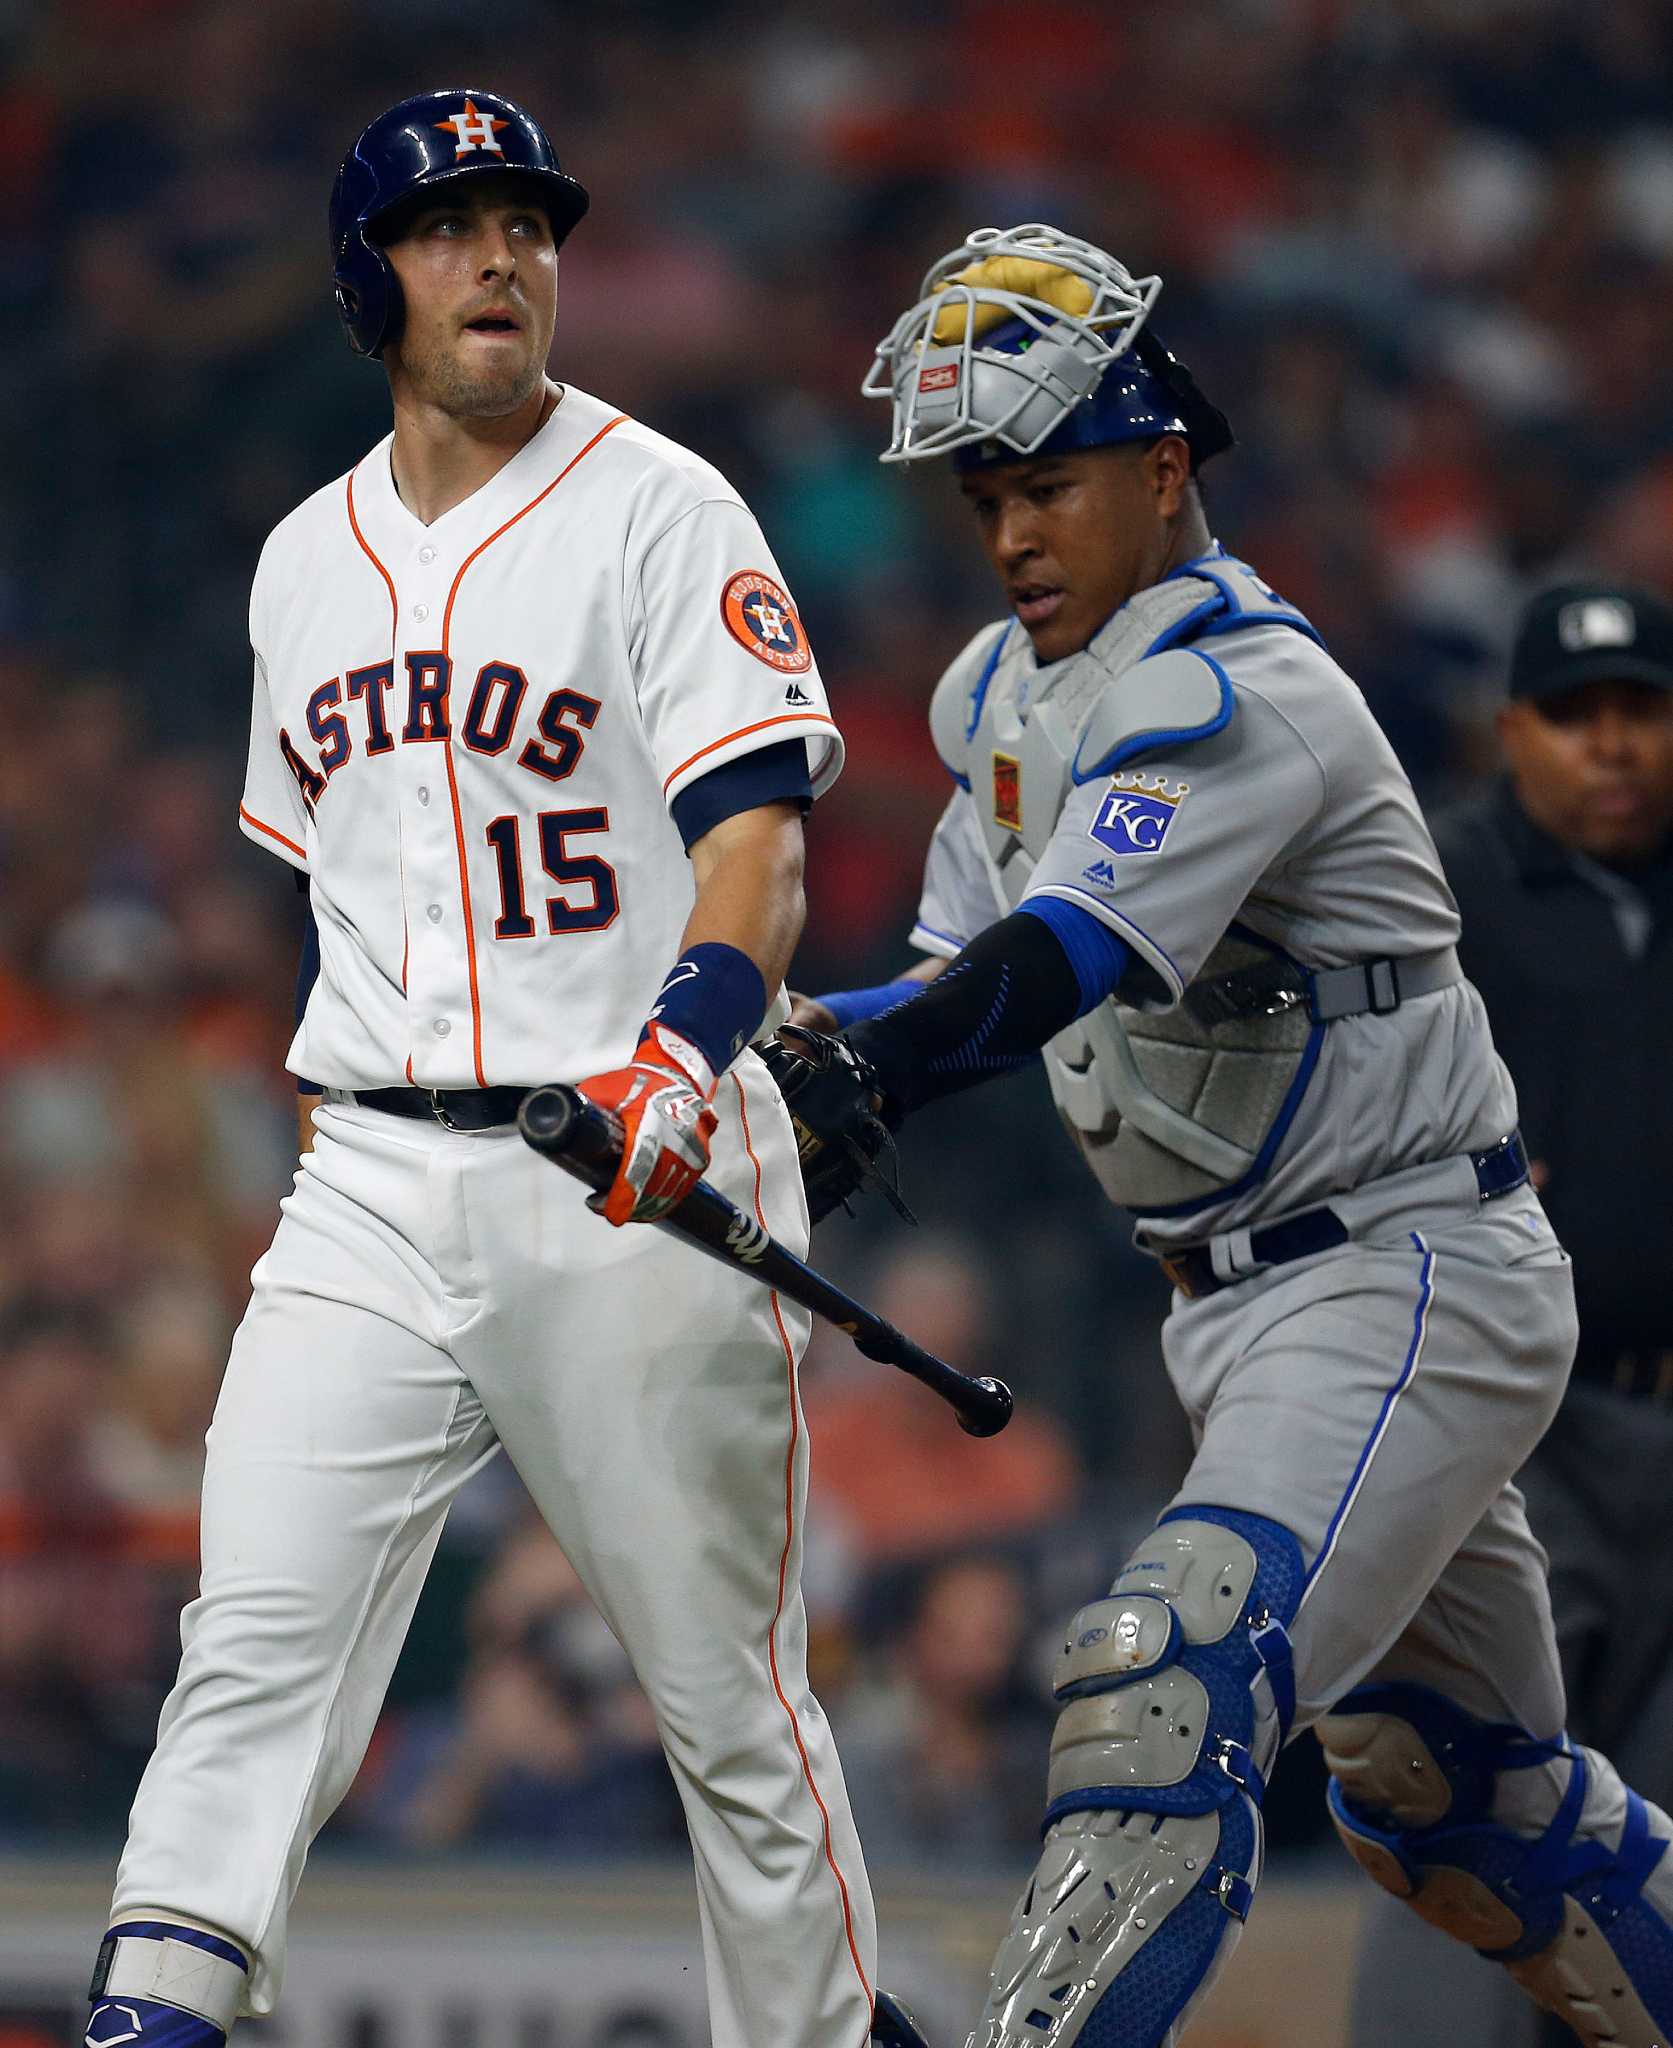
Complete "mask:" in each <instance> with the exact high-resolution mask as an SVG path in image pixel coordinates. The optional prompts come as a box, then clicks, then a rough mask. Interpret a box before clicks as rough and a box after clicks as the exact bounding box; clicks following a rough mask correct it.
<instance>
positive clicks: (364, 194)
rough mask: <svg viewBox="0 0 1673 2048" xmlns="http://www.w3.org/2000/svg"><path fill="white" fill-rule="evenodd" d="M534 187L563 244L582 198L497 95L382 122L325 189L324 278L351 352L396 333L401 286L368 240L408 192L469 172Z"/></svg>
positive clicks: (431, 99)
mask: <svg viewBox="0 0 1673 2048" xmlns="http://www.w3.org/2000/svg"><path fill="white" fill-rule="evenodd" d="M482 171H516V172H517V173H519V175H521V176H523V177H527V178H532V179H534V180H536V181H537V182H538V183H539V185H540V188H541V198H542V200H543V202H544V204H545V207H546V211H547V213H548V215H549V216H550V218H551V222H552V238H553V240H554V241H556V242H562V241H563V239H564V237H565V236H566V235H567V234H568V233H569V231H570V229H571V228H572V227H574V225H575V223H576V222H577V221H578V220H579V219H580V218H581V216H582V214H584V213H585V212H586V210H587V189H586V187H585V186H584V185H583V184H581V182H580V181H579V179H576V178H572V177H571V176H570V175H569V173H568V172H567V171H566V170H564V169H563V167H562V166H561V165H560V164H559V162H558V159H557V154H556V152H555V151H554V150H553V148H552V145H551V143H550V142H548V141H547V139H546V133H545V130H544V129H543V128H542V127H541V125H540V123H539V122H538V121H536V120H535V119H534V117H533V115H531V114H525V113H524V111H523V109H522V108H521V107H519V106H517V105H515V104H514V103H513V102H512V101H511V100H508V99H502V98H501V97H500V95H499V94H498V93H493V92H475V91H468V92H467V91H464V90H462V89H461V90H460V91H457V92H421V93H416V94H414V96H413V97H412V98H411V99H407V100H402V101H401V102H400V104H399V105H397V106H393V107H391V108H390V109H389V111H388V113H387V114H380V115H379V116H378V118H377V119H376V120H375V121H374V122H372V124H371V125H370V127H368V128H367V129H366V130H365V131H364V133H363V134H362V135H361V137H360V140H359V141H358V142H357V143H356V144H355V145H354V147H353V149H351V150H350V151H349V153H348V155H347V156H346V157H344V159H343V164H342V168H341V169H340V170H339V171H338V173H337V182H336V184H335V185H333V186H332V188H331V279H332V283H333V285H334V287H335V289H336V293H337V310H338V312H339V313H341V314H342V316H343V325H344V326H345V327H346V328H347V329H348V335H349V343H350V346H351V347H352V348H353V349H354V350H355V351H356V353H357V354H359V355H363V356H375V355H381V354H382V352H383V348H384V344H385V343H386V342H389V341H393V340H394V338H395V336H396V335H397V334H398V333H399V332H400V330H401V286H400V280H399V279H398V278H397V277H396V275H395V269H394V266H393V264H391V262H390V260H389V258H388V257H387V256H386V255H385V254H384V252H383V247H382V243H381V242H380V240H379V239H378V237H377V235H376V234H375V233H374V229H375V227H376V224H377V222H378V221H379V220H380V219H382V217H383V216H384V215H385V214H387V213H389V212H390V211H391V210H392V209H393V208H395V207H397V206H399V205H401V204H402V202H403V201H405V200H408V199H410V198H411V197H412V196H413V194H414V193H416V192H420V191H425V190H428V189H429V188H430V187H431V186H434V185H441V184H444V183H446V182H447V181H448V180H449V179H453V178H462V177H464V176H465V175H466V173H467V172H482Z"/></svg>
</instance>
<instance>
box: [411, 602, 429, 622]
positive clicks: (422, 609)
mask: <svg viewBox="0 0 1673 2048" xmlns="http://www.w3.org/2000/svg"><path fill="white" fill-rule="evenodd" d="M412 615H413V617H414V618H415V619H417V620H419V621H420V622H422V621H423V620H425V619H427V618H428V617H429V616H430V607H429V606H428V605H427V604H415V605H414V606H413V608H412Z"/></svg>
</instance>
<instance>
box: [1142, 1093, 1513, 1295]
mask: <svg viewBox="0 0 1673 2048" xmlns="http://www.w3.org/2000/svg"><path fill="white" fill-rule="evenodd" d="M1470 1164H1471V1166H1473V1167H1474V1168H1475V1178H1476V1186H1477V1187H1478V1188H1479V1189H1480V1190H1481V1199H1482V1200H1483V1201H1484V1202H1491V1201H1493V1200H1494V1199H1495V1198H1496V1197H1497V1196H1499V1195H1508V1194H1509V1193H1510V1192H1511V1190H1512V1189H1513V1188H1519V1187H1521V1185H1522V1184H1523V1182H1524V1181H1525V1180H1526V1179H1527V1178H1528V1155H1527V1153H1526V1152H1525V1151H1524V1150H1523V1149H1522V1135H1521V1133H1520V1132H1519V1131H1512V1132H1511V1134H1510V1136H1509V1137H1508V1138H1501V1139H1500V1140H1499V1142H1498V1144H1496V1145H1494V1146H1491V1147H1490V1148H1489V1149H1488V1150H1487V1151H1485V1152H1472V1153H1471V1154H1470ZM1351 1236H1352V1232H1351V1231H1350V1230H1349V1229H1348V1226H1347V1225H1346V1224H1345V1223H1344V1222H1343V1221H1342V1219H1341V1217H1340V1216H1338V1215H1337V1213H1336V1211H1335V1210H1334V1209H1332V1208H1330V1207H1328V1206H1326V1207H1324V1208H1319V1209H1304V1210H1303V1211H1302V1212H1301V1214H1300V1215H1299V1216H1290V1217H1286V1218H1285V1220H1284V1221H1283V1222H1282V1223H1272V1224H1269V1225H1268V1226H1267V1228H1266V1229H1265V1230H1252V1231H1251V1232H1250V1233H1249V1256H1250V1258H1251V1259H1254V1260H1256V1261H1257V1262H1258V1263H1259V1265H1261V1266H1263V1267H1265V1266H1287V1265H1288V1264H1289V1263H1290V1261H1291V1260H1292V1259H1309V1258H1312V1257H1313V1256H1314V1254H1315V1253H1317V1252H1328V1251H1331V1250H1332V1249H1334V1247H1335V1246H1337V1245H1339V1244H1346V1243H1347V1242H1348V1239H1349V1238H1350V1237H1351ZM1161 1267H1162V1271H1163V1272H1164V1273H1166V1274H1167V1276H1168V1278H1169V1279H1170V1280H1171V1281H1172V1282H1173V1284H1174V1286H1175V1287H1177V1288H1178V1289H1179V1291H1180V1293H1181V1294H1183V1295H1184V1296H1185V1298H1186V1299H1187V1300H1188V1301H1200V1300H1201V1299H1202V1298H1203V1296H1204V1295H1205V1294H1218V1293H1219V1292H1220V1290H1221V1288H1222V1287H1235V1286H1236V1285H1237V1284H1238V1280H1252V1279H1253V1278H1254V1274H1253V1273H1240V1274H1239V1275H1238V1276H1237V1278H1236V1279H1232V1280H1222V1279H1221V1277H1220V1275H1219V1274H1218V1273H1216V1272H1215V1270H1214V1259H1213V1255H1212V1254H1211V1253H1210V1251H1209V1249H1208V1247H1207V1246H1206V1245H1192V1246H1191V1247H1190V1248H1189V1249H1188V1250H1186V1251H1181V1252H1170V1253H1169V1254H1168V1256H1167V1257H1166V1258H1164V1259H1163V1260H1162V1261H1161Z"/></svg>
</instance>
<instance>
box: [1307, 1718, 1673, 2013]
mask: <svg viewBox="0 0 1673 2048" xmlns="http://www.w3.org/2000/svg"><path fill="white" fill-rule="evenodd" d="M1318 1733H1319V1740H1320V1742H1321V1743H1322V1744H1323V1746H1324V1751H1325V1756H1326V1759H1327V1760H1328V1762H1329V1765H1330V1771H1331V1781H1330V1811H1331V1817H1332V1818H1333V1819H1334V1821H1335V1823H1336V1827H1337V1831H1338V1832H1339V1833H1340V1835H1341V1837H1342V1839H1343V1841H1344V1842H1345V1843H1346V1844H1347V1847H1348V1851H1349V1853H1350V1854H1351V1855H1352V1856H1353V1857H1354V1859H1355V1860H1356V1861H1357V1862H1359V1863H1360V1864H1362V1865H1363V1866H1364V1867H1365V1869H1366V1870H1367V1871H1369V1873H1370V1874H1371V1876H1372V1877H1373V1878H1375V1879H1376V1881H1377V1883H1378V1884H1380V1885H1382V1886H1383V1888H1384V1889H1385V1890H1387V1891H1390V1892H1393V1893H1394V1894H1395V1895H1396V1896H1397V1897H1399V1898H1402V1899H1404V1900H1405V1901H1406V1902H1407V1904H1408V1905H1410V1906H1411V1908H1412V1909H1413V1911H1414V1912H1416V1913H1419V1914H1421V1915H1422V1917H1423V1918H1424V1919H1425V1920H1427V1921H1429V1922H1430V1923H1431V1924H1432V1925H1433V1926H1436V1927H1439V1928H1441V1929H1442V1930H1443V1932H1445V1933H1447V1934H1450V1935H1452V1936H1454V1937H1455V1938H1456V1939H1457V1940H1459V1941H1466V1942H1468V1943H1469V1944H1470V1945H1471V1946H1472V1947H1473V1948H1476V1949H1478V1950H1479V1951H1480V1952H1481V1953H1482V1954H1483V1955H1485V1956H1488V1957H1490V1958H1491V1959H1492V1960H1493V1961H1495V1962H1499V1963H1503V1964H1504V1965H1505V1967H1506V1968H1507V1969H1508V1970H1509V1971H1510V1972H1511V1974H1512V1976H1514V1977H1515V1978H1516V1979H1517V1981H1518V1982H1519V1983H1520V1984H1521V1985H1522V1987H1523V1988H1524V1990H1526V1991H1527V1992H1528V1993H1529V1994H1530V1996H1531V1997H1533V1998H1534V1999H1535V2000H1536V2001H1537V2003H1538V2004H1540V2005H1541V2006H1543V2007H1544V2008H1545V2009H1546V2010H1547V2011H1548V2012H1553V2013H1556V2014H1557V2015H1558V2017H1559V2018H1561V2019H1562V2020H1564V2021H1566V2022H1567V2024H1568V2025H1569V2026H1570V2027H1571V2028H1572V2029H1573V2031H1574V2034H1575V2036H1576V2038H1577V2039H1578V2040H1581V2041H1584V2042H1586V2043H1588V2044H1600V2048H1601V2044H1605V2043H1607V2044H1619V2048H1667V2044H1668V2043H1669V2042H1670V2041H1673V1924H1670V1922H1669V1917H1668V1914H1669V1908H1670V1907H1673V1888H1670V1883H1669V1879H1670V1875H1673V1873H1670V1871H1669V1869H1668V1867H1667V1866H1666V1864H1665V1861H1664V1859H1665V1857H1666V1851H1667V1846H1668V1844H1667V1839H1666V1833H1665V1830H1666V1828H1667V1822H1666V1818H1665V1816H1663V1815H1661V1814H1660V1813H1659V1812H1655V1810H1654V1809H1652V1808H1650V1807H1647V1806H1646V1805H1645V1803H1644V1801H1643V1800H1642V1799H1640V1798H1639V1797H1638V1795H1637V1793H1636V1792H1631V1791H1628V1790H1627V1788H1626V1787H1625V1786H1623V1785H1622V1784H1621V1783H1620V1781H1619V1779H1618V1778H1616V1776H1615V1773H1614V1771H1613V1769H1612V1767H1611V1766H1610V1765H1609V1764H1607V1763H1606V1762H1605V1761H1604V1760H1603V1759H1602V1758H1601V1757H1598V1756H1595V1755H1594V1754H1593V1753H1592V1752H1590V1751H1587V1750H1582V1749H1577V1748H1576V1747H1575V1746H1574V1745H1573V1744H1572V1743H1571V1742H1569V1740H1568V1739H1567V1737H1566V1736H1559V1737H1558V1738H1557V1739H1556V1740H1555V1741H1551V1742H1541V1741H1537V1740H1536V1739H1535V1738H1534V1737H1533V1736H1531V1735H1529V1734H1528V1733H1527V1731H1526V1730H1525V1729H1522V1728H1517V1727H1515V1726H1512V1725H1509V1724H1505V1723H1490V1722H1485V1721H1478V1720H1477V1719H1476V1718H1475V1717H1474V1715H1472V1714H1469V1713H1466V1712H1465V1711H1464V1709H1463V1708H1462V1707H1459V1706H1455V1705H1454V1704H1453V1702H1452V1701H1450V1700H1449V1699H1447V1698H1445V1697H1444V1696H1443V1695H1442V1694H1440V1693H1437V1692H1433V1691H1431V1690H1430V1689H1429V1688H1428V1687H1427V1686H1421V1685H1367V1686H1360V1687H1359V1688H1357V1690H1355V1691H1354V1692H1351V1693H1349V1694H1348V1696H1347V1698H1346V1699H1344V1700H1343V1701H1342V1702H1341V1704H1340V1706H1339V1707H1338V1708H1337V1709H1336V1711H1335V1712H1334V1713H1333V1714H1331V1715H1329V1716H1327V1717H1326V1719H1325V1720H1323V1721H1322V1722H1320V1724H1319V1730H1318ZM1550 1764H1557V1765H1566V1766H1567V1774H1566V1784H1565V1787H1564V1790H1563V1792H1562V1794H1561V1797H1560V1798H1559V1799H1557V1801H1556V1807H1555V1811H1554V1812H1552V1813H1550V1815H1549V1818H1546V1819H1544V1820H1543V1825H1540V1824H1539V1820H1540V1815H1539V1813H1538V1811H1537V1807H1534V1806H1530V1804H1529V1801H1528V1800H1527V1799H1526V1798H1525V1797H1518V1796H1516V1793H1517V1786H1516V1783H1515V1779H1514V1776H1513V1775H1507V1774H1515V1773H1519V1772H1528V1771H1534V1770H1537V1769H1539V1768H1540V1767H1542V1766H1545V1765H1550ZM1545 1803H1546V1804H1547V1805H1548V1804H1549V1803H1550V1802H1549V1801H1547V1802H1545ZM1652 1813H1655V1819H1656V1821H1657V1823H1658V1827H1657V1829H1656V1830H1654V1831H1653V1830H1652V1826H1651V1816H1652ZM1524 1815H1527V1820H1526V1824H1520V1823H1521V1822H1522V1820H1523V1816H1524ZM1512 1817H1514V1822H1513V1819H1512ZM1647 1886H1649V1887H1651V1889H1652V1891H1653V1892H1654V1893H1655V1895H1656V1896H1655V1897H1654V1898H1653V1899H1652V1898H1651V1897H1647V1896H1646V1887H1647Z"/></svg>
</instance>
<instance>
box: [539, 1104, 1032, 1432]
mask: <svg viewBox="0 0 1673 2048" xmlns="http://www.w3.org/2000/svg"><path fill="white" fill-rule="evenodd" d="M517 1125H518V1128H519V1129H520V1130H521V1132H522V1134H523V1137H524V1140H525V1142H526V1143H528V1144H529V1145H531V1146H532V1147H533V1148H534V1150H535V1151H536V1152H538V1153H539V1154H540V1156H541V1157H542V1158H543V1159H550V1160H551V1161H552V1163H553V1165H554V1166H561V1167H562V1168H563V1170H564V1171H565V1172H566V1173H570V1174H573V1175H574V1176H575V1178H576V1179H577V1180H578V1181H582V1182H584V1183H585V1185H586V1186H588V1187H589V1188H593V1189H595V1190H598V1191H600V1192H602V1190H603V1189H605V1188H607V1187H608V1186H609V1185H610V1183H611V1181H613V1180H614V1179H615V1177H616V1166H617V1163H618V1161H619V1160H620V1158H621V1156H622V1127H621V1124H620V1122H619V1121H618V1120H617V1118H616V1117H615V1116H613V1115H612V1114H611V1112H610V1111H609V1110H607V1109H601V1108H600V1107H599V1105H598V1104H597V1103H596V1102H589V1101H588V1099H587V1097H586V1096H584V1095H583V1094H582V1093H581V1091H580V1090H579V1089H578V1088H571V1087H568V1086H566V1085H565V1084H564V1083H562V1082H554V1083H553V1084H552V1085H551V1086H550V1087H547V1088H536V1089H535V1090H534V1091H533V1093H532V1094H530V1095H527V1096H525V1097H524V1098H523V1106H522V1108H521V1110H520V1111H519V1112H518V1115H517ZM657 1227H658V1228H659V1229H661V1230H671V1231H672V1232H673V1233H674V1235H675V1236H676V1237H681V1238H683V1239H684V1240H685V1241H686V1243H687V1244H691V1245H695V1246H696V1247H697V1249H698V1250H699V1251H701V1252H707V1253H708V1255H709V1257H710V1258H712V1259H721V1260H723V1261H724V1262H725V1263H726V1264H727V1265H729V1266H736V1267H738V1268H739V1269H740V1270H741V1271H743V1272H745V1273H748V1274H749V1275H750V1276H751V1278H753V1279H756V1280H759V1281H760V1282H761V1284H762V1286H763V1287H774V1288H777V1290H778V1291H779V1293H780V1294H787V1295H788V1296H789V1297H790V1299H791V1300H792V1301H799V1302H800V1303H801V1305H802V1306H803V1308H807V1309H811V1310H812V1311H813V1313H814V1314H815V1315H816V1316H823V1317H824V1318H825V1319H826V1321H827V1322H832V1323H835V1325H836V1326H837V1328H838V1329H839V1330H846V1331H847V1333H848V1335H849V1336H850V1337H852V1338H853V1340H854V1344H855V1347H856V1349H858V1350H859V1351H860V1352H861V1353H862V1354H863V1355H864V1356H865V1357H867V1358H875V1359H876V1360H877V1361H878V1362H879V1363H880V1364H882V1365H893V1366H898V1367H899V1369H900V1370H901V1371H902V1372H908V1373H910V1374H911V1375H912V1377H913V1378H914V1379H915V1380H919V1381H921V1382H922V1383H923V1385H924V1386H926V1387H928V1388H929V1389H930V1391H931V1392H932V1393H936V1394H939V1395H940V1396H941V1398H942V1400H943V1401H945V1402H947V1403H948V1404H949V1406H950V1407H951V1408H952V1410H953V1412H954V1414H955V1415H957V1417H958V1420H959V1427H960V1428H961V1429H963V1430H966V1431H968V1433H969V1434H970V1435H971V1436H995V1435H997V1434H998V1432H999V1431H1000V1430H1002V1429H1003V1428H1004V1427H1005V1425H1006V1423H1007V1422H1009V1421H1010V1419H1011V1409H1012V1406H1013V1405H1014V1404H1013V1402H1012V1400H1011V1390H1010V1388H1009V1387H1008V1386H1006V1385H1005V1383H1004V1381H1003V1380H995V1379H986V1378H983V1379H976V1378H974V1377H973V1376H972V1375H971V1374H969V1373H963V1372H959V1371H958V1370H957V1369H956V1368H955V1367H953V1366H950V1365H948V1364H947V1362H946V1360H945V1359H941V1358H937V1357H936V1356H935V1355H934V1353H933V1352H929V1351H925V1350H924V1349H923V1347H922V1346H921V1345H919V1344H914V1343H913V1341H912V1339H911V1338H910V1337H908V1336H907V1335H906V1334H905V1333H904V1332H903V1331H901V1330H897V1329H896V1328H895V1326H894V1324H893V1323H890V1322H885V1320H884V1319H883V1317H882V1316H880V1315H876V1314H874V1313H873V1312H872V1310H870V1309H869V1308H866V1307H864V1306H863V1304H861V1303H860V1302H857V1301H855V1300H854V1299H853V1297H852V1296H851V1295H847V1294H844V1292H843V1291H842V1289H841V1288H840V1287H838V1286H836V1285H835V1284H834V1282H832V1281H830V1280H827V1279H826V1278H825V1276H824V1274H823V1273H816V1272H815V1271H814V1269H813V1268H812V1267H811V1266H810V1265H808V1264H806V1263H805V1261H803V1260H801V1259H798V1258H797V1256H796V1254H795V1253H794V1252H793V1251H790V1250H788V1249H787V1248H786V1247H785V1246H784V1245H781V1244H780V1243H779V1241H778V1239H777V1238H776V1237H774V1236H772V1235H771V1233H770V1232H768V1231H767V1230H766V1229H765V1228H764V1227H763V1226H762V1225H761V1224H760V1223H759V1222H757V1221H756V1219H755V1218H754V1217H753V1216H749V1215H746V1214H745V1213H744V1211H743V1210H742V1209H740V1208H739V1207H738V1206H737V1205H736V1203H734V1202H729V1201H728V1200H727V1198H726V1197H725V1196H724V1195H723V1194H722V1193H721V1192H720V1190H719V1189H718V1188H715V1187H711V1186H710V1185H709V1183H708V1182H707V1181H706V1180H700V1181H699V1182H698V1183H697V1185H696V1186H695V1187H694V1188H693V1189H692V1190H691V1192H690V1194H688V1195H687V1196H686V1198H685V1200H684V1201H682V1202H681V1203H680V1204H679V1205H678V1207H676V1208H674V1209H671V1210H670V1211H669V1212H668V1214H667V1215H666V1216H664V1217H663V1218H662V1219H661V1221H660V1222H659V1224H658V1226H657Z"/></svg>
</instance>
